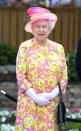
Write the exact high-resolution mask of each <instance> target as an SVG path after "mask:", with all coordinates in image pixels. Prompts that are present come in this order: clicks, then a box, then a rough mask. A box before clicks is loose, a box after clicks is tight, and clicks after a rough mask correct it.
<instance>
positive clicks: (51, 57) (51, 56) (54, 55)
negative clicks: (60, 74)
mask: <svg viewBox="0 0 81 131" xmlns="http://www.w3.org/2000/svg"><path fill="white" fill-rule="evenodd" d="M49 58H50V59H52V60H55V59H57V58H58V55H57V53H55V52H53V51H51V52H50V53H49Z"/></svg>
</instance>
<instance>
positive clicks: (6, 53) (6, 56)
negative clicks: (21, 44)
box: [0, 43, 18, 65]
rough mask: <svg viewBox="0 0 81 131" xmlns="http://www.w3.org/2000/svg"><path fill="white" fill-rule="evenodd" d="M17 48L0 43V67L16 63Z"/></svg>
mask: <svg viewBox="0 0 81 131" xmlns="http://www.w3.org/2000/svg"><path fill="white" fill-rule="evenodd" d="M17 51H18V48H15V47H11V46H8V45H6V44H4V43H0V65H9V64H15V63H16V56H17Z"/></svg>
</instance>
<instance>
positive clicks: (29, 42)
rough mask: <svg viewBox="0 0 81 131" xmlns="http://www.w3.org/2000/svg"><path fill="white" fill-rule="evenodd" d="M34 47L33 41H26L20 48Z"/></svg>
mask: <svg viewBox="0 0 81 131" xmlns="http://www.w3.org/2000/svg"><path fill="white" fill-rule="evenodd" d="M31 45H32V39H30V40H26V41H24V42H22V43H21V44H20V48H29V47H30V46H31Z"/></svg>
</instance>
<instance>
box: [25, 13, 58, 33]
mask: <svg viewBox="0 0 81 131" xmlns="http://www.w3.org/2000/svg"><path fill="white" fill-rule="evenodd" d="M42 19H45V20H49V21H50V22H53V23H56V21H57V16H56V15H55V14H53V13H46V14H43V15H40V16H36V17H34V18H32V19H31V20H30V21H29V22H28V23H27V24H26V25H25V31H26V32H30V33H32V29H31V24H32V23H34V22H36V21H39V20H42Z"/></svg>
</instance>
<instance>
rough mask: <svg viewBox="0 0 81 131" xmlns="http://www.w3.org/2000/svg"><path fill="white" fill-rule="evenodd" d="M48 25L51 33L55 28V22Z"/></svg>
mask: <svg viewBox="0 0 81 131" xmlns="http://www.w3.org/2000/svg"><path fill="white" fill-rule="evenodd" d="M49 24H50V32H51V31H52V30H53V28H54V27H55V22H50V21H49Z"/></svg>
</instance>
